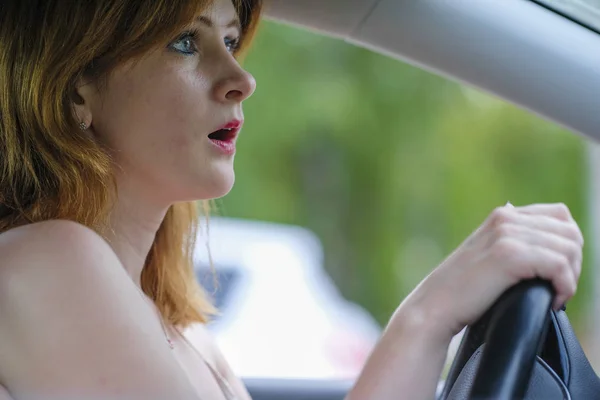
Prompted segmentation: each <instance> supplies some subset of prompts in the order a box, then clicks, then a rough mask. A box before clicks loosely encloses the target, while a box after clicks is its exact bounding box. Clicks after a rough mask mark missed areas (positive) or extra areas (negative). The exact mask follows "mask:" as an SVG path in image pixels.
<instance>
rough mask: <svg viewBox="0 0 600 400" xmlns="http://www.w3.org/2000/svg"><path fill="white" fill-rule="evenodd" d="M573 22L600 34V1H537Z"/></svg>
mask: <svg viewBox="0 0 600 400" xmlns="http://www.w3.org/2000/svg"><path fill="white" fill-rule="evenodd" d="M536 1H537V2H538V3H540V4H543V5H545V6H547V7H548V8H550V9H552V10H555V11H557V12H559V13H561V14H563V15H565V16H567V17H569V18H572V19H573V20H575V21H577V22H579V23H581V24H583V25H586V26H588V27H589V28H592V29H594V30H596V31H598V32H600V0H536Z"/></svg>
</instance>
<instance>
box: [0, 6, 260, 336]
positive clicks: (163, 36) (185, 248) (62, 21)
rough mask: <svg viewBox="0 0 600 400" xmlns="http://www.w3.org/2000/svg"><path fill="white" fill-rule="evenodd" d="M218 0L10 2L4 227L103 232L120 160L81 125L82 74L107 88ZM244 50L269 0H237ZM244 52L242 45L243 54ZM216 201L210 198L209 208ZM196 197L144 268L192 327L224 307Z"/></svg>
mask: <svg viewBox="0 0 600 400" xmlns="http://www.w3.org/2000/svg"><path fill="white" fill-rule="evenodd" d="M210 3H211V1H210V0H86V1H69V0H6V1H2V2H1V3H0V233H2V232H5V231H7V230H9V229H12V228H15V227H17V226H21V225H25V224H30V223H35V222H40V221H45V220H52V219H66V220H71V221H75V222H78V223H80V224H83V225H86V226H88V227H90V228H91V229H94V230H95V231H96V232H98V233H100V234H101V232H103V231H104V230H105V229H106V228H107V227H108V221H109V215H110V213H111V210H112V209H113V207H114V203H115V199H116V184H115V179H114V175H113V170H114V168H115V165H114V163H113V161H112V160H111V157H110V156H109V154H108V152H107V151H106V150H105V149H103V147H102V146H101V145H100V144H99V143H97V142H96V141H95V140H94V139H93V138H91V137H90V136H88V135H86V134H84V133H83V132H81V130H80V129H79V127H78V124H79V121H76V119H75V116H74V113H73V105H72V98H73V97H72V94H73V93H74V92H75V84H76V82H77V81H78V80H79V79H81V78H85V79H92V80H94V81H96V82H97V83H98V85H99V87H102V85H103V82H106V79H107V78H108V77H109V75H110V73H111V72H112V71H113V70H114V69H115V68H116V67H118V66H120V65H123V64H124V63H126V62H128V61H131V60H136V59H139V58H141V57H142V56H143V55H145V54H147V52H149V51H151V50H154V49H156V48H158V46H166V45H167V44H168V43H169V42H170V41H171V40H173V38H175V37H176V36H177V35H178V34H179V33H180V32H181V30H183V29H184V27H185V26H187V25H188V24H189V23H191V22H192V21H193V20H194V18H195V17H196V16H197V15H199V14H200V13H201V12H202V11H203V10H205V9H206V7H208V6H210ZM234 5H235V7H236V9H237V11H238V15H239V18H240V22H241V24H242V45H243V46H242V47H241V49H240V50H239V52H243V51H244V50H245V48H247V45H248V44H249V43H250V41H251V39H252V36H253V35H254V33H255V31H256V26H257V23H258V19H259V15H260V11H261V0H234ZM236 56H239V54H236ZM207 204H208V203H205V204H202V206H203V209H204V210H207V211H209V209H208V207H207ZM198 217H199V215H198V206H197V204H196V203H195V202H190V203H179V204H176V205H173V206H171V207H170V208H169V210H168V211H167V214H166V216H165V218H164V220H163V222H162V224H161V226H160V228H159V230H158V232H157V234H156V238H155V241H154V243H153V245H152V248H151V251H150V253H149V255H148V258H147V260H146V263H145V265H144V269H143V271H142V277H141V279H142V281H141V283H142V289H143V290H144V292H145V293H146V294H148V296H150V297H151V298H152V299H153V300H154V302H155V304H156V306H157V307H158V309H159V310H160V312H161V314H162V316H163V318H164V319H165V320H167V321H168V322H169V323H171V324H175V325H180V326H184V327H185V326H187V325H189V324H191V323H194V322H206V320H207V318H208V316H209V315H210V314H211V313H212V312H213V311H214V310H213V308H212V306H211V304H210V302H209V301H207V300H206V296H205V295H204V293H203V291H202V290H201V288H200V286H199V285H198V283H197V281H196V279H195V275H194V271H193V259H192V251H193V248H194V242H195V238H196V233H197V224H198Z"/></svg>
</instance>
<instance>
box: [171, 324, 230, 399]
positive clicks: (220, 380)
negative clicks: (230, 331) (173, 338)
mask: <svg viewBox="0 0 600 400" xmlns="http://www.w3.org/2000/svg"><path fill="white" fill-rule="evenodd" d="M173 330H174V331H175V332H176V333H177V335H179V337H180V338H181V339H182V340H183V341H184V342H185V343H186V345H187V346H189V347H190V348H191V349H192V351H193V352H194V353H196V355H197V356H198V358H199V359H200V360H201V361H202V362H203V363H204V364H205V365H206V366H207V368H208V369H209V371H210V372H211V374H212V375H213V377H214V379H215V380H216V381H217V384H218V385H219V388H221V391H222V392H223V395H224V396H225V399H227V400H237V397H236V396H235V392H234V391H233V388H232V387H231V384H230V383H229V382H228V381H227V379H225V378H224V377H223V375H222V374H221V373H220V372H219V369H218V368H217V366H216V365H214V364H213V362H212V360H211V359H210V358H209V357H206V356H205V355H204V354H202V353H201V352H200V350H198V348H197V347H196V346H194V345H193V344H192V343H191V342H190V341H189V340H188V338H187V337H185V335H184V334H183V333H182V332H181V331H180V330H179V329H178V328H177V327H173Z"/></svg>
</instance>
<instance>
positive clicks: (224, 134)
mask: <svg viewBox="0 0 600 400" xmlns="http://www.w3.org/2000/svg"><path fill="white" fill-rule="evenodd" d="M236 134H237V129H231V128H230V129H219V130H218V131H215V132H213V133H211V134H210V135H208V138H209V139H211V140H216V141H219V142H229V141H231V140H233V139H235V136H236Z"/></svg>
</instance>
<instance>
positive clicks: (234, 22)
mask: <svg viewBox="0 0 600 400" xmlns="http://www.w3.org/2000/svg"><path fill="white" fill-rule="evenodd" d="M198 22H200V23H202V24H204V25H206V26H208V27H209V28H212V27H214V26H215V23H214V22H213V20H212V19H210V18H208V17H206V16H204V15H201V16H199V17H198ZM225 28H237V29H238V30H239V31H240V32H241V30H242V24H240V20H239V19H237V18H234V19H232V20H231V21H230V22H229V23H228V24H227V25H225Z"/></svg>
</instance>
